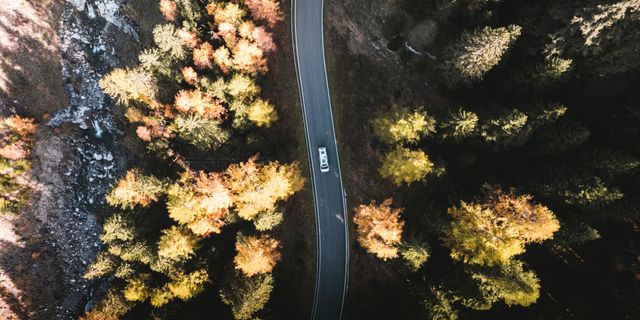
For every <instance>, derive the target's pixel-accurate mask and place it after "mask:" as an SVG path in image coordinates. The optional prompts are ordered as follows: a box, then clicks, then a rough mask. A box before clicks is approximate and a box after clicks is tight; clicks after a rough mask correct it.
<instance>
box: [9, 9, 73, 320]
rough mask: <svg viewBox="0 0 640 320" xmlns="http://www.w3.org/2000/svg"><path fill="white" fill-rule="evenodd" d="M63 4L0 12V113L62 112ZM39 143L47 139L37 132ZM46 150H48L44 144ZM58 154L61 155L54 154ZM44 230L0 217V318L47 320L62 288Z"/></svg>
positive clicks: (26, 220) (32, 221)
mask: <svg viewBox="0 0 640 320" xmlns="http://www.w3.org/2000/svg"><path fill="white" fill-rule="evenodd" d="M62 3H63V1H62V0H30V1H27V0H12V1H3V3H2V5H1V6H0V54H1V56H0V112H1V113H2V114H6V113H8V112H11V111H18V112H20V113H21V114H26V115H29V116H32V117H35V118H36V119H37V120H38V121H39V120H41V116H42V114H44V113H50V112H52V111H54V110H56V109H58V108H60V107H63V106H65V105H66V104H67V103H68V102H67V96H66V93H65V91H64V89H63V84H62V74H61V67H60V54H59V52H58V49H57V48H58V42H59V39H58V37H57V29H58V26H59V19H60V15H61V13H62ZM37 137H38V138H43V137H47V138H49V137H51V134H50V132H49V129H47V128H44V127H43V126H40V129H39V132H38V134H37ZM47 145H48V148H50V147H51V145H50V144H47ZM58 152H62V149H58ZM46 236H47V230H46V229H45V228H44V227H43V223H42V221H41V220H39V219H38V218H37V217H36V216H35V215H34V214H33V212H31V210H29V208H25V210H24V211H23V212H22V213H20V214H18V215H15V216H1V217H0V318H2V319H50V318H51V317H52V314H53V312H54V310H53V309H54V308H53V306H54V305H55V304H54V303H53V301H55V300H56V299H59V298H60V294H61V290H62V288H61V284H60V279H59V277H58V271H57V269H56V262H55V255H54V254H53V252H52V251H50V250H46V249H45V248H46V246H44V245H43V241H45V238H46Z"/></svg>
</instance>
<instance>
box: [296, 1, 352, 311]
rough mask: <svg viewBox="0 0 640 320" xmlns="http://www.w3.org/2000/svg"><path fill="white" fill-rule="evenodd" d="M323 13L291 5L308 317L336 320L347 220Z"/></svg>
mask: <svg viewBox="0 0 640 320" xmlns="http://www.w3.org/2000/svg"><path fill="white" fill-rule="evenodd" d="M323 8H324V3H323V0H292V8H291V9H292V30H293V42H294V44H293V47H294V56H295V60H296V70H297V73H298V87H299V89H300V96H301V99H302V114H303V118H304V127H305V134H306V138H307V149H308V150H309V161H310V162H311V163H310V165H311V181H312V185H313V197H314V202H315V214H316V226H317V235H318V245H317V248H318V254H317V261H318V266H317V268H318V269H317V271H316V291H315V297H314V303H313V313H312V317H313V319H318V320H338V319H340V318H341V316H342V308H343V305H344V297H345V295H346V291H347V280H348V271H349V270H348V268H349V250H348V239H349V237H348V223H347V222H348V221H347V219H348V216H347V211H346V204H345V203H346V201H345V197H344V188H343V187H342V178H341V175H340V162H339V158H338V147H337V144H336V134H335V129H334V127H333V116H332V113H331V99H330V97H329V85H328V82H327V72H326V65H325V58H324V36H323ZM321 146H324V147H326V148H327V153H328V157H329V166H330V171H329V172H325V173H323V172H321V171H320V162H319V159H318V157H319V155H318V147H321Z"/></svg>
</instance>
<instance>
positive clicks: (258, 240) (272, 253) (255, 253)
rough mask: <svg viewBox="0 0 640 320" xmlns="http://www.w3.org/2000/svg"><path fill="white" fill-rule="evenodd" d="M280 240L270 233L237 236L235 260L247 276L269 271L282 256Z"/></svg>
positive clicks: (236, 264)
mask: <svg viewBox="0 0 640 320" xmlns="http://www.w3.org/2000/svg"><path fill="white" fill-rule="evenodd" d="M278 245H279V242H278V240H275V239H273V238H271V237H269V236H268V235H262V236H260V237H255V236H244V235H242V234H239V235H238V237H237V238H236V251H237V252H238V253H237V254H236V257H235V258H234V259H233V262H234V264H235V266H236V269H239V270H241V271H242V273H244V274H245V275H246V276H248V277H251V276H253V275H256V274H260V273H269V272H271V271H272V270H273V267H274V266H275V265H276V263H277V262H278V261H279V260H280V259H281V258H282V255H281V254H280V251H279V250H278Z"/></svg>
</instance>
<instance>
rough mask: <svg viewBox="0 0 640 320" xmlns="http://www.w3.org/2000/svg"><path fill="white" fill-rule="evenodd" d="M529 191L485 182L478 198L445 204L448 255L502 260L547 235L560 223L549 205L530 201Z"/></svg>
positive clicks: (474, 261)
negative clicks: (448, 218)
mask: <svg viewBox="0 0 640 320" xmlns="http://www.w3.org/2000/svg"><path fill="white" fill-rule="evenodd" d="M532 199H533V197H532V196H531V195H526V194H525V195H515V194H514V193H513V191H509V192H504V191H502V190H501V189H500V188H497V187H492V186H488V185H485V187H484V196H483V198H482V199H481V201H478V202H472V203H467V202H464V201H461V202H460V206H459V207H451V208H449V211H448V212H449V215H451V217H452V219H453V221H452V222H451V226H450V228H449V229H447V230H446V232H445V237H444V240H445V243H446V245H447V246H448V247H449V248H451V257H452V258H454V259H456V260H461V261H464V262H466V263H471V264H483V265H494V264H500V263H505V262H507V261H509V259H511V258H512V257H514V256H516V255H518V254H521V253H523V252H524V250H525V245H526V244H528V243H540V242H542V241H544V240H547V239H551V238H552V237H553V234H554V233H555V232H556V231H558V230H559V229H560V223H559V222H558V220H557V219H556V217H555V215H554V214H553V212H552V211H551V210H549V208H547V207H545V206H543V205H540V204H533V203H531V200H532Z"/></svg>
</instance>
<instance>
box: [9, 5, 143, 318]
mask: <svg viewBox="0 0 640 320" xmlns="http://www.w3.org/2000/svg"><path fill="white" fill-rule="evenodd" d="M123 2H124V1H123V0H68V1H66V2H64V3H63V2H62V1H56V0H47V1H42V2H40V1H26V0H20V1H16V2H15V5H14V6H9V8H5V9H0V22H3V23H2V24H1V25H0V40H2V41H0V42H2V43H3V44H6V43H7V42H6V39H2V35H3V33H2V32H1V31H5V30H6V34H8V35H9V36H12V37H14V38H15V39H12V40H13V41H15V42H16V43H17V44H19V45H16V47H17V48H20V46H21V45H22V44H24V43H27V44H29V43H33V42H34V40H32V39H31V38H29V37H30V35H29V34H30V32H24V33H20V30H28V31H29V30H36V29H37V30H38V31H39V33H40V34H45V36H44V39H43V41H42V43H41V44H40V45H38V44H37V43H36V44H35V45H32V48H29V50H28V52H34V53H37V54H40V55H41V56H42V58H38V57H37V56H36V58H35V59H33V61H31V62H28V63H25V64H26V65H35V67H31V68H35V70H43V69H46V70H49V72H50V73H51V74H52V76H51V77H52V79H51V80H49V81H47V83H44V84H42V85H39V86H35V85H30V86H27V85H25V86H23V87H19V86H17V85H16V84H17V83H18V82H19V81H17V80H16V79H34V78H35V79H38V78H39V76H38V75H37V74H34V72H30V69H28V68H27V67H25V68H20V69H18V71H17V72H16V71H15V70H16V67H14V66H12V67H11V68H9V67H7V65H9V64H13V65H15V64H17V63H18V62H20V61H19V59H18V58H19V55H18V54H17V53H16V57H17V58H15V59H14V60H12V61H9V60H8V58H7V57H11V56H10V55H9V54H8V53H11V52H12V51H10V50H11V49H12V48H5V47H3V48H2V53H3V56H2V64H1V66H0V74H1V75H5V74H8V75H9V76H4V77H2V80H4V81H5V83H4V84H5V86H6V87H8V88H12V89H13V90H3V92H1V93H2V95H0V100H1V103H0V106H1V107H2V108H1V109H2V110H0V111H2V113H7V112H10V111H11V110H18V111H19V112H23V113H27V114H29V115H31V116H34V117H36V118H38V119H42V120H43V121H40V129H39V131H38V134H37V139H36V143H35V148H34V158H33V163H34V170H33V177H34V181H35V183H36V186H35V190H34V194H33V201H32V206H31V208H30V210H26V211H25V212H24V213H23V214H21V215H19V216H14V217H0V318H2V319H75V318H77V316H78V314H79V313H81V312H82V311H83V310H84V309H85V308H86V307H88V306H89V305H90V302H91V297H92V295H93V294H94V288H96V286H97V284H95V283H90V282H88V281H86V280H85V279H83V277H82V275H83V274H84V272H85V270H86V267H87V266H88V265H89V264H90V263H91V261H92V260H93V258H94V256H95V254H96V252H97V250H98V249H99V246H100V242H99V233H100V225H99V223H97V221H96V219H95V216H94V213H95V211H96V209H98V208H100V207H101V206H102V204H103V203H104V194H105V192H106V191H107V190H108V189H109V187H110V185H111V184H112V183H113V182H114V180H115V178H116V177H117V176H118V175H120V174H121V173H122V171H123V168H124V160H123V159H124V154H123V153H122V152H121V151H120V149H119V148H118V145H117V143H116V141H115V140H116V138H117V137H118V136H119V135H121V132H120V131H119V130H118V128H117V125H116V123H115V121H114V112H115V111H114V106H113V104H112V103H111V102H110V101H109V100H108V99H107V98H106V97H105V96H104V94H103V93H102V92H101V90H100V89H99V86H98V80H99V78H100V77H101V76H102V75H103V74H104V73H106V72H107V71H108V70H110V69H111V68H112V67H114V66H116V65H119V64H120V59H119V53H120V52H121V51H122V50H123V49H122V42H123V39H125V40H124V42H130V43H134V44H135V42H136V41H137V39H138V36H137V33H136V31H135V28H134V27H133V26H132V25H131V24H130V23H129V22H128V21H127V19H126V18H125V16H124V14H123V13H122V5H123ZM25 12H26V13H30V12H32V14H30V15H28V16H26V15H25V14H24V13H25ZM3 18H5V19H4V20H9V22H7V23H4V22H5V21H4V20H3ZM11 19H14V21H10V20H11ZM43 21H44V22H43ZM12 22H13V25H14V26H15V28H14V29H16V30H18V31H17V32H15V31H14V30H13V29H11V28H9V27H8V25H9V24H11V23H12ZM18 22H23V23H22V24H21V23H18ZM45 22H46V23H45ZM45 45H46V46H47V47H45ZM49 47H50V48H49ZM42 48H47V49H50V50H47V51H46V52H44V51H43V52H39V51H38V50H40V51H42ZM23 52H24V51H23ZM50 57H58V59H59V63H49V64H47V65H44V63H45V62H51V61H50V60H47V59H48V58H50ZM18 67H20V66H18ZM60 70H61V73H60ZM58 78H60V79H58ZM56 81H57V82H56ZM46 84H48V85H50V86H52V87H54V88H53V89H51V88H49V87H48V86H47V85H46ZM60 84H62V85H63V87H64V91H62V90H58V91H55V90H54V89H55V87H56V85H60ZM51 92H53V93H51ZM43 94H48V95H50V96H52V97H53V98H49V99H46V100H43V99H40V100H38V99H37V98H33V97H38V96H42V95H43ZM23 97H24V98H23ZM14 98H15V99H14ZM67 98H68V104H67V105H66V106H65V105H62V103H65V101H66V100H67ZM47 112H48V113H51V115H50V116H49V115H46V114H45V116H44V117H43V118H41V116H42V113H47ZM45 119H46V120H45Z"/></svg>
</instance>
